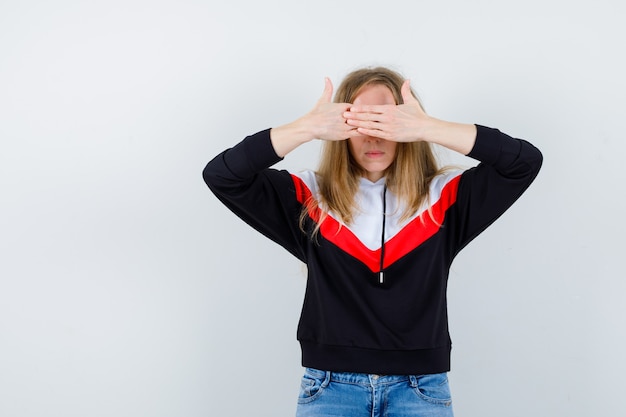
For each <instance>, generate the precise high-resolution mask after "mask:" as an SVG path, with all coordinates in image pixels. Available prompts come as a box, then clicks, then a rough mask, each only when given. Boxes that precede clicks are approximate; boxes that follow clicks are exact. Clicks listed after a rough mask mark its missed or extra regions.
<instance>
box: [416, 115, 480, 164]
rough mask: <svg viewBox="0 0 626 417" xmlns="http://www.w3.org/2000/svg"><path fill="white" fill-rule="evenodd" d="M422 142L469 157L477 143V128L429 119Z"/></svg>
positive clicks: (471, 125) (470, 125)
mask: <svg viewBox="0 0 626 417" xmlns="http://www.w3.org/2000/svg"><path fill="white" fill-rule="evenodd" d="M421 140H423V141H426V142H431V143H436V144H438V145H441V146H444V147H446V148H448V149H451V150H453V151H456V152H459V153H461V154H463V155H467V154H468V153H470V151H471V150H472V148H473V147H474V144H475V143H476V126H475V125H473V124H465V123H454V122H446V121H443V120H439V119H435V118H429V121H428V123H426V124H425V126H424V129H423V132H422V135H421Z"/></svg>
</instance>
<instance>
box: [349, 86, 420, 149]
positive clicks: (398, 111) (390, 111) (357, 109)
mask: <svg viewBox="0 0 626 417" xmlns="http://www.w3.org/2000/svg"><path fill="white" fill-rule="evenodd" d="M400 92H401V94H402V99H403V100H404V104H399V105H393V104H381V105H355V106H352V107H351V108H350V110H349V111H347V112H345V113H344V114H343V116H344V117H345V118H346V122H347V123H348V124H349V125H350V126H354V127H356V128H357V131H358V132H359V133H361V134H363V135H366V136H372V137H377V138H381V139H385V140H391V141H394V142H415V141H420V140H424V139H425V138H424V137H423V136H422V134H423V133H422V132H424V129H425V127H426V125H427V123H428V121H429V119H430V117H429V116H428V115H427V114H426V112H424V110H423V109H422V106H421V105H420V103H419V101H418V100H417V99H416V98H415V97H414V96H413V94H411V87H410V84H409V80H406V81H405V82H404V84H402V88H401V90H400Z"/></svg>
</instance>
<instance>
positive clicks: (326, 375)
mask: <svg viewBox="0 0 626 417" xmlns="http://www.w3.org/2000/svg"><path fill="white" fill-rule="evenodd" d="M305 372H306V373H307V374H309V375H310V376H312V377H315V378H319V379H326V380H329V381H333V382H342V383H345V384H355V385H368V386H369V385H385V384H396V383H398V382H404V381H411V382H412V380H413V379H415V376H412V375H378V374H359V373H352V372H332V371H322V370H320V369H315V368H306V369H305Z"/></svg>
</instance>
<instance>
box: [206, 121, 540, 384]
mask: <svg viewBox="0 0 626 417" xmlns="http://www.w3.org/2000/svg"><path fill="white" fill-rule="evenodd" d="M477 130H478V134H477V137H476V143H475V145H474V148H473V149H472V151H471V152H470V154H469V155H468V156H470V157H472V158H474V159H477V160H478V161H480V164H479V165H478V166H477V167H474V168H471V169H468V170H465V171H454V172H448V173H446V174H443V175H440V176H439V177H436V178H435V179H434V180H433V181H432V182H431V186H430V199H429V200H430V201H429V203H428V204H426V205H425V206H424V207H422V208H421V209H420V210H419V211H418V213H416V214H415V215H414V216H413V217H412V218H410V219H409V220H407V221H404V222H400V221H399V217H400V215H401V213H402V207H400V206H399V204H398V202H397V200H396V198H395V196H394V195H393V194H392V193H391V192H390V191H388V190H386V187H385V183H384V181H385V179H384V178H382V179H381V180H379V181H378V182H375V183H373V182H371V181H369V180H367V179H365V178H363V179H361V183H360V189H359V192H358V194H357V196H356V198H357V202H358V204H359V208H360V209H359V211H358V213H357V214H356V216H355V220H354V222H353V224H351V225H348V226H346V225H340V223H339V222H338V221H337V220H336V219H335V218H334V217H333V213H328V214H329V216H328V217H327V218H326V220H324V221H323V223H322V227H321V230H320V232H319V234H318V235H317V236H316V237H314V238H311V230H312V229H313V227H314V225H315V221H316V220H318V219H319V214H320V213H319V212H317V211H315V210H311V211H310V212H309V213H308V218H307V221H306V222H305V228H304V229H305V230H306V233H305V232H303V231H302V229H301V227H300V221H299V219H300V214H301V212H302V210H303V205H304V204H305V202H306V201H307V199H308V198H309V197H311V196H312V197H313V198H317V197H318V188H317V181H316V177H315V174H314V173H313V172H311V171H305V172H303V173H298V174H293V173H289V172H287V171H283V170H276V169H271V168H270V167H271V166H272V165H273V164H275V163H276V162H278V161H280V159H281V158H280V157H278V156H277V155H276V153H275V151H274V148H273V147H272V144H271V142H270V134H269V129H268V130H264V131H261V132H258V133H256V134H254V135H252V136H249V137H247V138H245V139H244V140H243V141H242V142H241V143H239V144H238V145H236V146H235V147H233V148H231V149H228V150H226V151H224V152H223V153H221V154H219V155H218V156H217V157H215V158H214V159H213V160H212V161H211V162H209V163H208V165H207V166H206V168H205V169H204V171H203V176H204V180H205V182H206V183H207V185H208V186H209V188H210V189H211V190H212V191H213V192H214V193H215V195H216V196H217V197H218V198H219V199H220V200H221V201H222V202H223V203H224V204H225V205H226V206H227V207H228V208H229V209H230V210H232V211H233V212H234V213H235V214H236V215H237V216H239V217H240V218H241V219H243V220H244V221H245V222H247V223H248V224H249V225H250V226H252V227H253V228H255V229H256V230H258V231H259V232H261V233H263V234H264V235H265V236H267V237H268V238H270V239H272V240H273V241H275V242H276V243H278V244H279V245H281V246H282V247H284V248H285V249H286V250H288V251H289V252H290V253H291V254H293V255H294V256H296V257H297V258H298V259H300V260H301V261H302V262H304V263H306V264H307V270H308V278H307V286H306V293H305V297H304V304H303V308H302V313H301V316H300V321H299V324H298V332H297V336H298V340H299V342H300V345H301V348H302V365H303V366H306V367H311V368H317V369H322V370H329V371H336V372H359V373H374V374H428V373H439V372H447V371H449V369H450V349H451V341H450V336H449V332H448V316H447V306H446V287H447V280H448V273H449V269H450V265H451V264H452V261H453V259H454V257H455V256H456V254H457V253H459V251H460V250H461V249H462V248H463V247H465V245H467V244H468V243H469V242H470V241H471V240H472V239H474V238H475V237H476V236H477V235H478V234H479V233H480V232H482V231H483V230H484V229H485V228H486V227H487V226H489V225H490V224H491V223H492V222H493V221H494V220H496V219H497V218H498V217H499V216H500V215H501V214H502V213H504V211H505V210H506V209H507V208H508V207H510V206H511V204H513V202H514V201H515V200H517V198H519V196H520V195H521V194H522V193H523V192H524V190H526V188H528V186H529V185H530V184H531V182H532V181H533V179H534V178H535V177H536V175H537V173H538V172H539V168H540V166H541V163H542V155H541V153H540V152H539V150H537V149H536V148H535V147H534V146H533V145H531V144H530V143H528V142H526V141H524V140H520V139H513V138H511V137H509V136H507V135H505V134H503V133H501V132H500V131H498V130H496V129H490V128H487V127H483V126H477ZM428 206H430V209H431V210H430V211H431V214H432V215H431V214H429V213H428ZM383 213H386V214H385V215H384V214H383Z"/></svg>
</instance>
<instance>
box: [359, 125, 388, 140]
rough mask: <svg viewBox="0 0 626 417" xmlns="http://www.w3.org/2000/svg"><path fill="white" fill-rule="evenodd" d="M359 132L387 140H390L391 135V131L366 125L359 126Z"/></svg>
mask: <svg viewBox="0 0 626 417" xmlns="http://www.w3.org/2000/svg"><path fill="white" fill-rule="evenodd" d="M357 132H358V133H359V134H360V135H365V136H370V137H373V138H380V139H385V140H390V139H391V136H390V134H389V132H385V131H384V130H378V129H367V128H364V127H359V128H357Z"/></svg>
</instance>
